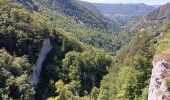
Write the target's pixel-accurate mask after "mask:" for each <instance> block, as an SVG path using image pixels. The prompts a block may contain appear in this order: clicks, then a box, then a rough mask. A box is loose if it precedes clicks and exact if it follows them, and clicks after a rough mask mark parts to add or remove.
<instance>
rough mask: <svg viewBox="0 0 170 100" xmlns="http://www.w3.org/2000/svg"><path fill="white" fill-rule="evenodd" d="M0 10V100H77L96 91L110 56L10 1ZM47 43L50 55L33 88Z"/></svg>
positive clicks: (108, 63) (2, 4)
mask: <svg viewBox="0 0 170 100" xmlns="http://www.w3.org/2000/svg"><path fill="white" fill-rule="evenodd" d="M0 5H1V6H0V72H1V73H0V99H2V100H9V99H16V100H17V99H19V100H34V99H36V100H37V99H40V100H42V99H44V98H48V97H51V96H55V97H56V98H60V99H62V98H65V99H64V100H67V98H75V99H80V98H81V97H80V96H88V95H90V94H91V93H90V92H91V91H93V89H94V90H96V89H97V88H96V87H99V86H100V81H101V79H102V77H103V76H104V75H105V74H107V72H108V70H107V69H108V68H109V67H110V66H111V64H112V56H110V55H109V54H107V53H106V52H105V51H104V50H100V49H96V48H94V47H92V46H89V45H85V44H83V43H81V42H79V41H78V40H76V39H75V38H73V37H70V36H69V35H68V34H69V33H67V32H65V31H64V30H62V29H58V28H57V29H56V28H54V27H53V25H51V24H50V22H48V21H47V20H46V18H45V17H44V16H42V15H41V14H39V13H37V12H30V11H29V10H26V9H25V8H23V5H22V6H21V5H20V4H18V3H16V2H13V1H12V0H11V1H10V0H0ZM46 38H48V39H49V40H50V41H51V45H52V50H51V51H50V53H49V54H48V56H47V58H46V59H45V61H44V62H43V66H42V72H41V75H40V83H39V84H38V86H36V87H34V86H33V85H31V84H30V76H31V74H32V73H33V72H32V71H34V70H32V68H33V66H34V65H35V63H36V61H37V58H38V55H41V54H39V52H40V49H41V48H42V43H43V40H44V39H46ZM63 84H64V85H63ZM97 90H98V89H97ZM92 97H93V96H92ZM92 97H90V96H88V98H92Z"/></svg>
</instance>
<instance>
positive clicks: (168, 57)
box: [148, 50, 170, 100]
mask: <svg viewBox="0 0 170 100" xmlns="http://www.w3.org/2000/svg"><path fill="white" fill-rule="evenodd" d="M168 79H170V50H167V51H165V52H163V53H162V54H159V55H155V56H154V59H153V70H152V75H151V81H150V86H149V95H148V100H170V90H169V88H168V87H169V86H168V83H167V80H168Z"/></svg>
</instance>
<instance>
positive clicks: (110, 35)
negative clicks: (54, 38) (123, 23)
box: [33, 0, 119, 51]
mask: <svg viewBox="0 0 170 100" xmlns="http://www.w3.org/2000/svg"><path fill="white" fill-rule="evenodd" d="M33 2H34V5H35V6H36V7H37V8H38V13H40V14H41V15H42V16H44V17H45V18H46V20H47V21H48V22H50V23H51V24H53V26H54V27H56V28H58V29H62V30H64V31H66V32H70V35H71V36H74V37H76V38H77V39H78V40H80V41H81V42H84V43H87V44H90V45H93V46H96V47H100V48H105V49H106V50H109V51H115V50H116V49H117V48H119V46H117V45H116V43H117V41H116V36H117V35H118V34H117V33H116V32H115V31H118V30H119V27H118V26H117V24H116V23H114V22H113V23H112V22H111V21H109V20H108V19H106V18H104V17H103V16H101V14H100V13H98V15H100V16H98V15H96V12H97V11H96V10H95V11H94V9H93V10H92V9H89V7H88V8H87V6H86V5H85V4H86V3H84V2H81V3H80V1H78V2H77V1H74V0H71V1H70V0H69V1H66V3H64V2H61V1H58V0H54V1H50V0H48V1H46V0H37V1H36V0H33ZM66 5H67V6H66ZM88 5H89V4H88ZM90 6H91V5H90ZM92 7H93V6H92ZM88 9H89V10H88Z"/></svg>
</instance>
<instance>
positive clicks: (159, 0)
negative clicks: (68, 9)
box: [82, 0, 170, 5]
mask: <svg viewBox="0 0 170 100" xmlns="http://www.w3.org/2000/svg"><path fill="white" fill-rule="evenodd" d="M82 1H87V2H91V3H145V4H149V5H162V4H166V3H168V2H170V0H82Z"/></svg>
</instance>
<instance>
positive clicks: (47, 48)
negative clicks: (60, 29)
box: [30, 39, 52, 86]
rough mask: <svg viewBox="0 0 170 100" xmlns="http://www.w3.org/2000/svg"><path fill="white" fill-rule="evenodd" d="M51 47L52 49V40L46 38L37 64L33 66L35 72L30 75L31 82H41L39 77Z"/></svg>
mask: <svg viewBox="0 0 170 100" xmlns="http://www.w3.org/2000/svg"><path fill="white" fill-rule="evenodd" d="M51 49H52V46H51V44H50V40H49V39H44V42H43V46H42V48H41V51H40V52H39V56H38V59H37V62H36V65H35V66H34V67H33V73H32V75H31V76H30V82H31V84H32V85H34V86H37V84H38V83H39V77H40V74H41V70H42V66H43V62H44V60H45V59H46V56H47V54H48V53H49V52H50V50H51Z"/></svg>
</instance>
